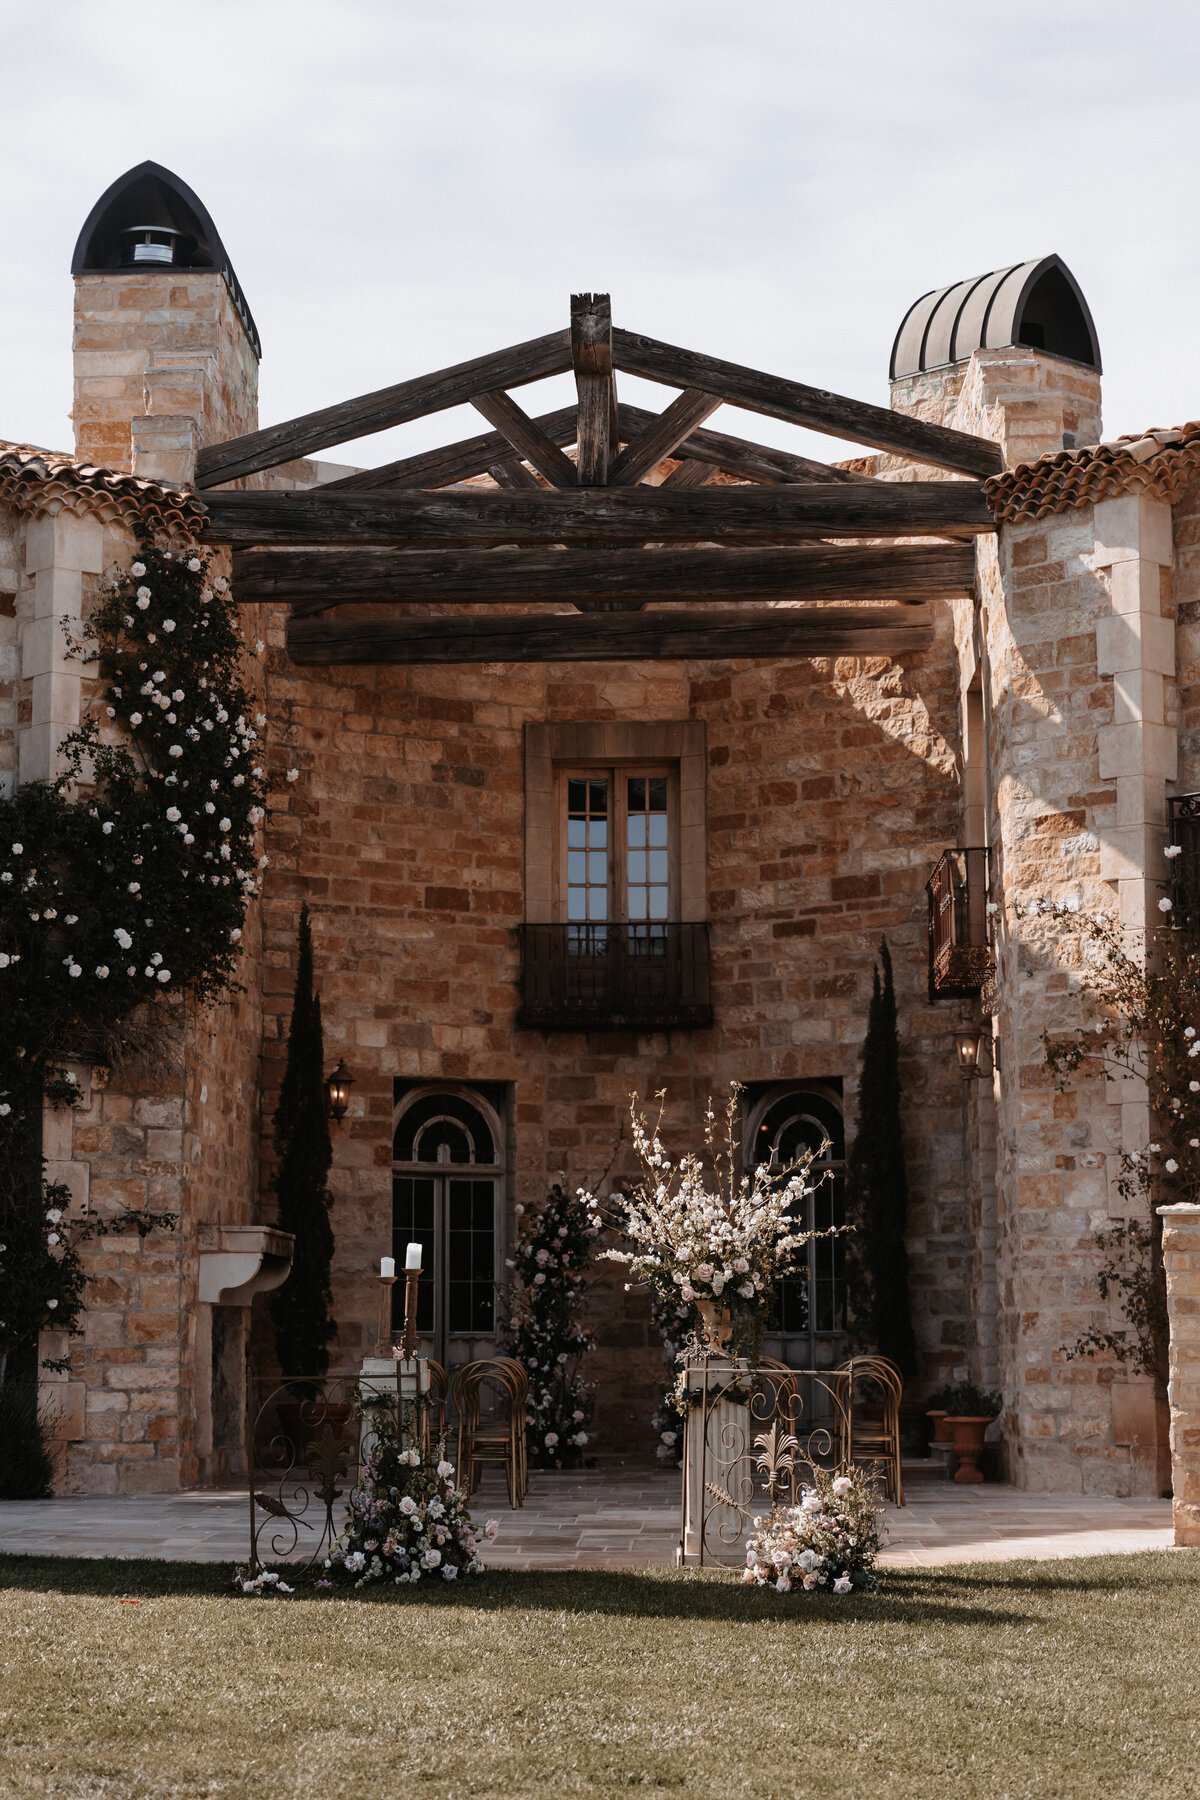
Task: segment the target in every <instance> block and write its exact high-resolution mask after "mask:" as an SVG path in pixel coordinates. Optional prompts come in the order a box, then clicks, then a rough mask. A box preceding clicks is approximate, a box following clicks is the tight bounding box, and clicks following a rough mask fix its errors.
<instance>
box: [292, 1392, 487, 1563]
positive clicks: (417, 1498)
mask: <svg viewBox="0 0 1200 1800" xmlns="http://www.w3.org/2000/svg"><path fill="white" fill-rule="evenodd" d="M371 1429H372V1431H373V1432H374V1433H375V1434H376V1442H375V1446H374V1448H373V1449H372V1451H371V1452H370V1454H369V1455H368V1457H367V1459H366V1461H365V1463H364V1464H363V1470H362V1476H361V1479H360V1480H359V1482H358V1485H357V1486H356V1487H355V1488H354V1489H353V1490H352V1492H351V1494H350V1497H349V1518H348V1520H347V1523H346V1527H345V1529H344V1531H343V1532H342V1534H341V1536H340V1537H339V1538H338V1540H337V1543H336V1544H335V1545H334V1548H333V1550H332V1551H331V1552H330V1554H329V1556H328V1557H326V1559H325V1564H324V1569H323V1571H322V1573H321V1575H320V1577H319V1579H318V1580H317V1583H316V1585H317V1587H318V1588H319V1589H322V1590H325V1591H328V1590H329V1589H331V1588H333V1587H334V1586H336V1585H341V1584H343V1583H347V1582H348V1583H349V1584H351V1585H352V1586H354V1587H355V1588H363V1587H366V1586H367V1585H368V1584H370V1583H372V1582H391V1583H392V1585H393V1586H397V1587H399V1586H405V1585H415V1583H417V1582H419V1581H422V1580H433V1579H437V1580H442V1581H454V1580H456V1579H457V1577H458V1576H459V1575H460V1574H466V1575H482V1574H483V1564H482V1562H481V1561H480V1560H479V1546H480V1544H481V1543H482V1541H483V1539H484V1538H485V1537H487V1538H493V1537H495V1535H496V1531H497V1529H498V1527H497V1525H496V1522H495V1521H494V1520H492V1519H489V1520H488V1522H487V1524H486V1526H485V1527H484V1528H483V1530H482V1531H478V1530H476V1528H475V1527H474V1525H473V1524H472V1523H471V1514H470V1511H469V1509H468V1505H467V1490H466V1489H465V1488H464V1487H459V1486H457V1485H456V1483H455V1479H454V1465H453V1463H451V1462H448V1461H447V1460H446V1458H445V1456H444V1455H443V1454H441V1452H440V1450H439V1453H438V1455H437V1457H436V1459H435V1461H434V1462H433V1463H432V1464H431V1463H423V1462H422V1461H421V1459H420V1457H419V1455H418V1453H417V1452H416V1451H415V1450H402V1449H401V1448H400V1446H399V1442H398V1440H397V1437H396V1429H395V1421H394V1419H393V1418H391V1417H389V1416H388V1415H387V1414H386V1413H385V1411H384V1409H383V1408H373V1409H372V1412H371Z"/></svg>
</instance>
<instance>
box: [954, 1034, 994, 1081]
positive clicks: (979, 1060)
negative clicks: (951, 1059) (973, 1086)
mask: <svg viewBox="0 0 1200 1800" xmlns="http://www.w3.org/2000/svg"><path fill="white" fill-rule="evenodd" d="M985 1045H987V1046H988V1047H989V1048H990V1049H991V1052H992V1066H993V1067H999V1058H998V1056H997V1054H996V1053H997V1050H998V1048H999V1046H998V1045H997V1044H995V1042H994V1041H993V1039H992V1034H991V1032H990V1031H989V1030H988V1027H987V1025H986V1024H983V1025H972V1024H963V1025H958V1026H956V1027H955V1030H954V1051H955V1055H956V1057H957V1059H958V1072H959V1074H960V1075H961V1076H962V1078H963V1080H964V1081H974V1080H976V1079H978V1080H980V1081H983V1080H986V1078H987V1077H988V1075H990V1074H991V1072H992V1071H991V1068H985V1067H984V1046H985Z"/></svg>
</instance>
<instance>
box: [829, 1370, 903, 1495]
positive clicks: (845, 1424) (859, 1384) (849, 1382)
mask: <svg viewBox="0 0 1200 1800" xmlns="http://www.w3.org/2000/svg"><path fill="white" fill-rule="evenodd" d="M833 1373H834V1391H835V1393H836V1395H837V1399H838V1419H837V1458H838V1462H839V1464H840V1465H841V1466H842V1467H843V1468H845V1467H846V1466H847V1465H848V1464H850V1463H852V1462H855V1463H857V1462H877V1463H882V1464H883V1479H884V1485H885V1487H886V1490H887V1496H888V1499H889V1500H894V1501H895V1502H896V1505H897V1506H903V1505H904V1481H903V1477H902V1475H901V1472H900V1402H901V1400H902V1399H903V1398H904V1379H903V1377H902V1375H901V1373H900V1371H899V1369H898V1368H897V1367H896V1365H895V1363H893V1362H889V1361H888V1359H887V1357H886V1356H852V1357H851V1358H850V1360H849V1361H848V1362H844V1363H842V1364H841V1365H840V1366H839V1367H838V1368H837V1369H835V1370H834V1372H833ZM871 1389H873V1390H874V1393H873V1394H871V1395H870V1397H869V1398H868V1392H867V1391H864V1390H871ZM875 1394H880V1395H882V1398H883V1417H882V1419H877V1418H868V1417H867V1414H866V1411H865V1407H866V1406H868V1405H871V1406H872V1407H873V1409H874V1407H877V1406H878V1401H877V1400H875V1397H874V1395H875Z"/></svg>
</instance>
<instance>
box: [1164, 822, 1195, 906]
mask: <svg viewBox="0 0 1200 1800" xmlns="http://www.w3.org/2000/svg"><path fill="white" fill-rule="evenodd" d="M1167 823H1168V826H1169V829H1170V841H1171V843H1172V844H1178V845H1179V855H1178V856H1173V857H1172V858H1171V859H1170V867H1171V923H1172V925H1177V926H1179V927H1181V928H1182V927H1183V926H1195V925H1200V794H1171V795H1169V796H1168V799H1167Z"/></svg>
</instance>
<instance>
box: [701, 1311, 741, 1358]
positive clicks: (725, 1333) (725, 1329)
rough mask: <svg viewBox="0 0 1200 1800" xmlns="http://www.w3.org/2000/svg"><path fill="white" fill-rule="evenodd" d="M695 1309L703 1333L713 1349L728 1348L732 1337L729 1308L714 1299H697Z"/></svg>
mask: <svg viewBox="0 0 1200 1800" xmlns="http://www.w3.org/2000/svg"><path fill="white" fill-rule="evenodd" d="M696 1311H697V1312H698V1313H699V1314H700V1319H701V1322H702V1324H703V1326H704V1335H705V1337H706V1338H707V1339H708V1341H709V1343H710V1344H711V1345H712V1346H713V1348H714V1350H728V1348H729V1345H730V1341H731V1339H732V1337H733V1321H732V1319H731V1318H730V1316H729V1308H728V1307H727V1306H718V1305H717V1303H716V1301H715V1300H697V1302H696Z"/></svg>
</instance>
